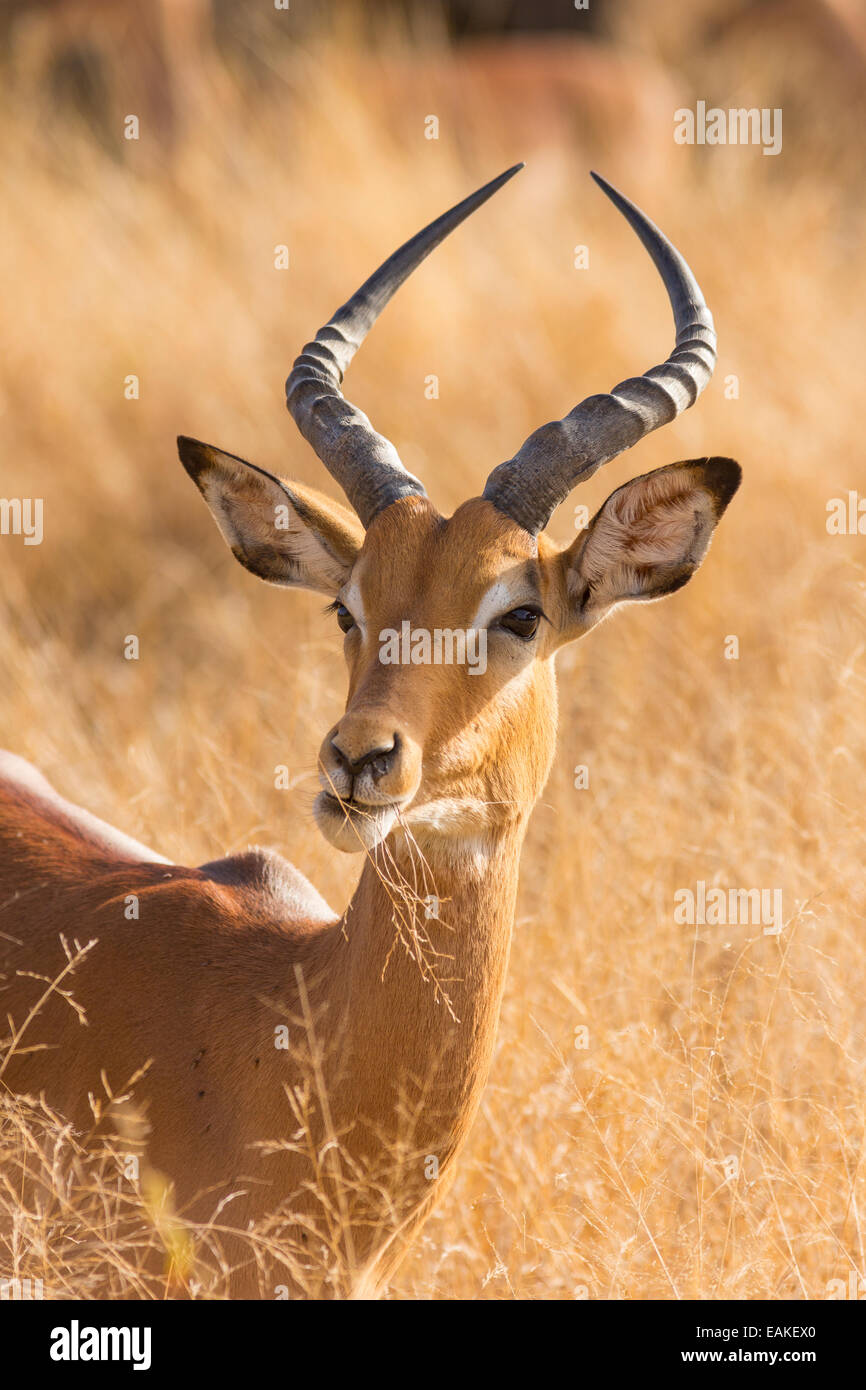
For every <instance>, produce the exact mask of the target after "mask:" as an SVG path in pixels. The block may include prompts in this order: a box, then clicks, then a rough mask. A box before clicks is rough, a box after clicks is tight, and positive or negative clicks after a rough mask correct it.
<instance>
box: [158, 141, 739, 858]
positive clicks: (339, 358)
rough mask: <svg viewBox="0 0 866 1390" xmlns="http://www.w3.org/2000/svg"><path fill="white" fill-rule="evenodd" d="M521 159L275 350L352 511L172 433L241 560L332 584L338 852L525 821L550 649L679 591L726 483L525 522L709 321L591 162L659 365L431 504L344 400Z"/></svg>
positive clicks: (715, 472) (649, 414)
mask: <svg viewBox="0 0 866 1390" xmlns="http://www.w3.org/2000/svg"><path fill="white" fill-rule="evenodd" d="M521 167H522V166H520V165H518V166H516V167H515V168H514V169H509V170H508V171H507V172H506V173H505V174H502V175H501V176H500V177H499V178H498V179H494V180H493V182H492V183H489V184H487V185H486V186H485V187H484V188H482V189H480V190H479V191H478V192H477V193H474V194H472V196H471V197H469V198H467V199H465V200H464V201H463V202H462V203H459V204H458V205H457V206H456V207H454V208H452V209H451V211H450V212H447V213H445V214H444V216H442V217H440V218H438V219H437V220H436V221H435V222H433V223H431V224H430V226H428V227H426V228H425V229H424V230H423V231H421V232H419V233H418V235H417V236H415V237H413V238H412V240H410V241H408V242H406V243H405V245H404V246H402V247H401V248H400V249H399V250H398V251H397V252H395V254H394V255H393V256H391V258H390V259H389V260H387V261H386V262H385V263H384V265H382V266H381V267H380V268H379V270H377V271H376V272H375V274H374V275H373V276H371V278H370V279H369V280H367V281H366V283H365V284H364V285H362V286H361V288H360V289H359V290H358V291H357V293H356V294H355V295H353V296H352V298H351V299H350V300H348V301H347V303H346V304H344V305H343V307H342V308H341V309H339V310H338V311H337V313H336V314H335V315H334V317H333V318H332V320H331V321H330V323H328V324H326V326H325V327H324V328H322V329H320V330H319V332H318V333H317V335H316V338H315V340H314V341H313V342H312V343H308V344H307V345H306V347H305V348H304V350H303V352H302V353H301V355H300V357H298V359H297V361H296V362H295V364H294V367H293V369H292V372H291V374H290V376H289V378H288V381H287V383H286V396H287V402H288V407H289V410H290V411H291V413H292V415H293V417H294V419H295V422H296V424H297V425H298V427H299V429H300V430H301V433H302V434H303V435H304V436H305V438H306V439H307V440H308V441H309V442H310V444H312V446H313V448H314V449H315V451H316V453H317V454H318V455H319V458H320V459H321V460H322V462H323V463H324V464H325V466H326V468H327V469H328V470H329V472H330V473H331V474H332V475H333V476H334V478H336V480H337V481H338V482H339V483H340V485H341V487H342V488H343V490H344V492H345V494H346V496H347V497H348V499H349V502H350V503H351V505H352V508H353V512H350V511H348V510H347V509H346V508H345V507H342V506H340V505H339V504H337V503H335V502H332V501H330V500H328V499H327V498H325V497H323V496H320V495H319V494H318V493H315V492H314V491H313V490H312V489H310V488H307V487H304V486H301V485H300V484H298V483H290V482H286V481H284V480H283V479H281V478H278V477H276V476H274V475H273V474H271V473H268V472H266V471H265V470H264V469H261V468H258V467H256V466H255V465H253V464H250V463H246V462H245V461H244V460H243V459H239V458H236V457H235V456H234V455H232V454H227V453H223V452H222V451H221V450H219V449H215V448H212V447H211V446H210V445H207V444H202V443H199V442H198V441H197V440H193V439H187V438H184V437H182V438H181V439H180V440H179V441H178V443H179V449H180V457H181V459H182V461H183V464H184V466H185V468H186V470H187V472H188V473H189V474H190V476H191V477H192V478H193V480H194V481H195V483H196V484H197V485H198V487H199V489H200V490H201V492H202V494H203V496H204V498H205V500H206V501H207V503H208V505H209V507H210V508H211V511H212V512H213V515H214V517H215V519H216V521H217V523H218V525H219V527H220V530H221V531H222V533H223V535H224V536H225V538H226V540H227V541H228V543H229V545H230V546H231V549H232V551H233V553H234V554H235V556H236V557H237V559H238V560H239V561H240V562H241V564H242V565H244V566H246V568H247V569H249V570H251V571H252V572H253V573H254V574H257V575H259V576H260V577H261V578H262V579H265V580H268V581H269V582H270V583H273V584H283V585H290V586H291V585H300V586H302V587H304V588H309V589H315V590H318V591H319V592H321V593H325V594H327V595H329V597H330V598H331V600H332V607H333V609H334V612H335V615H336V621H337V622H338V623H339V625H340V627H341V628H342V630H343V632H344V633H345V638H344V649H345V655H346V660H347V664H348V668H349V693H348V699H347V702H346V710H345V713H344V715H343V717H342V718H341V719H340V720H339V721H338V722H337V724H335V725H334V727H333V728H332V729H330V730H329V731H328V733H327V734H326V735H325V738H324V741H323V743H322V747H321V751H320V755H319V764H320V778H321V783H322V791H321V793H320V795H319V797H318V800H317V803H316V817H317V820H318V823H319V826H320V828H321V829H322V831H323V833H324V834H325V835H326V837H327V838H328V839H329V840H330V841H331V842H332V843H333V844H335V845H336V846H337V847H338V848H340V849H344V850H360V849H364V848H366V849H371V848H373V847H375V846H376V845H377V844H378V843H380V842H381V841H382V840H383V839H384V838H385V837H386V836H387V835H388V834H389V832H390V831H391V830H392V829H394V827H395V825H396V824H397V822H398V819H399V820H400V821H402V822H404V823H405V824H406V825H407V826H409V827H410V828H411V829H412V832H413V833H414V834H415V835H416V837H417V838H419V840H422V841H423V840H428V841H429V839H430V838H431V837H433V838H435V839H436V840H440V839H442V838H445V839H446V840H449V839H450V840H452V841H453V840H466V839H472V840H473V842H474V843H476V844H478V843H479V842H481V843H483V841H484V839H485V837H486V835H487V834H488V833H489V832H490V831H491V830H493V829H494V828H495V827H497V826H502V825H503V824H505V823H508V822H519V821H521V820H522V819H523V818H525V816H526V815H527V814H528V811H529V809H530V808H531V806H532V804H533V803H534V801H535V800H536V798H537V797H538V795H539V793H540V791H541V789H542V787H543V785H544V781H545V779H546V776H547V773H548V769H549V766H550V760H551V757H552V755H553V747H554V738H555V725H556V689H555V683H554V676H553V661H552V658H553V656H554V653H555V652H556V651H557V649H558V648H559V647H560V646H562V645H563V643H565V642H570V641H572V640H574V639H575V638H577V637H581V636H583V634H584V633H585V632H588V631H589V629H590V628H591V627H593V626H595V624H596V623H597V622H599V621H600V620H601V619H602V618H603V617H605V615H606V614H607V613H609V612H610V611H611V609H612V608H614V607H615V606H616V605H617V604H619V603H623V602H629V601H645V600H647V599H657V598H661V597H662V596H663V595H665V594H670V593H673V592H674V591H675V590H676V589H679V588H681V587H682V585H683V584H685V583H686V581H687V580H688V579H689V578H690V577H691V575H692V574H693V573H694V572H695V570H696V569H697V568H698V566H699V564H700V563H701V560H702V559H703V557H704V555H705V553H706V550H707V547H708V545H709V542H710V537H711V535H712V532H713V529H714V527H715V525H716V523H717V521H718V520H719V518H720V516H721V514H722V512H723V511H724V509H725V507H726V506H727V504H728V502H729V501H730V499H731V497H732V496H733V494H734V492H735V491H736V489H737V487H738V486H739V481H740V469H739V466H738V465H737V464H736V463H734V462H733V461H732V460H730V459H724V458H704V459H695V460H691V461H689V462H686V463H675V464H670V465H669V466H668V467H666V468H660V469H657V470H656V471H655V472H652V473H647V474H644V475H643V476H642V477H639V478H635V479H633V480H632V481H631V482H629V483H626V484H625V485H624V486H623V487H620V488H618V489H617V491H616V492H614V493H613V494H612V495H611V496H610V497H609V498H608V499H607V501H606V502H605V503H604V505H603V506H602V507H601V509H600V510H599V511H598V512H597V514H596V515H595V517H594V518H593V520H592V521H591V523H590V525H589V527H588V528H587V529H586V530H585V531H583V532H581V533H580V534H579V535H578V536H577V538H576V539H575V540H574V542H573V543H572V544H571V545H570V546H568V547H567V548H566V549H560V548H558V547H557V546H556V545H554V544H553V543H552V542H551V541H549V540H548V539H547V537H546V536H545V535H543V534H542V533H543V530H544V527H545V526H546V525H547V523H548V521H549V519H550V517H551V515H552V513H553V511H554V509H555V508H556V507H557V506H558V505H559V503H560V502H562V501H564V500H565V498H566V497H567V496H568V494H569V493H570V492H571V490H572V488H574V487H575V486H576V484H578V483H579V482H581V481H583V480H584V479H585V478H588V477H590V476H591V475H592V474H593V473H594V472H595V471H596V469H598V468H599V467H600V466H601V464H603V463H606V462H607V461H608V460H609V459H612V458H614V457H615V456H616V455H617V454H619V453H621V452H622V451H623V450H624V449H627V448H629V447H631V445H633V444H635V443H636V442H637V441H638V440H639V439H641V438H643V436H644V435H645V434H647V433H648V432H649V431H650V430H653V429H656V428H657V427H658V426H659V425H662V424H665V423H666V422H667V421H669V420H672V419H674V418H675V416H676V415H678V414H679V413H680V412H681V411H682V410H684V409H686V408H687V407H688V406H690V405H692V404H693V402H694V401H695V400H696V399H697V397H698V395H699V394H700V392H701V391H702V390H703V388H704V387H705V386H706V384H707V382H708V381H709V379H710V376H711V375H712V370H713V366H714V363H715V341H716V340H715V332H714V329H713V320H712V316H711V314H710V312H709V310H708V309H707V307H706V305H705V303H704V300H703V296H702V294H701V291H700V289H699V288H698V285H697V283H696V281H695V279H694V276H693V275H692V273H691V271H690V270H689V268H688V266H687V265H686V263H685V261H684V260H683V259H682V257H681V256H680V255H679V253H678V252H677V251H676V250H675V249H674V247H673V246H671V244H670V243H669V242H668V241H667V240H666V238H665V237H664V236H663V235H662V233H661V232H660V231H659V230H658V228H657V227H655V226H654V225H653V224H652V223H651V222H650V221H649V220H648V219H647V218H646V217H645V216H644V215H643V213H641V212H640V211H639V210H638V208H636V207H635V206H634V204H633V203H630V202H629V201H628V200H627V199H626V198H624V197H622V195H621V194H619V193H617V192H616V191H615V190H614V189H613V188H611V187H610V185H609V184H607V183H605V182H604V180H602V179H600V178H599V177H598V176H597V175H594V176H593V177H594V178H595V179H596V182H597V183H599V184H600V186H601V187H602V188H603V189H604V191H605V192H606V193H607V195H608V197H609V198H610V199H611V200H612V202H613V203H614V204H615V205H616V206H617V207H618V208H619V209H620V211H621V212H622V213H623V214H624V215H625V217H626V218H627V219H628V221H629V222H630V223H631V225H632V227H633V228H634V229H635V231H636V232H637V234H638V236H639V237H640V239H641V241H642V242H643V244H644V246H645V247H646V249H647V250H648V251H649V254H650V256H651V257H652V259H653V261H654V263H655V265H656V267H657V269H658V271H659V273H660V275H661V277H662V280H663V282H664V285H665V288H666V289H667V292H668V295H669V298H670V301H671V305H672V308H673V313H674V323H675V329H676V343H675V347H674V350H673V352H672V353H671V355H670V357H668V358H667V360H666V361H665V362H664V363H663V364H662V365H661V366H658V367H653V368H651V370H650V371H648V372H646V373H645V374H644V375H643V376H640V377H632V378H630V379H629V380H627V381H624V382H621V383H620V385H619V386H616V387H615V388H614V390H613V391H612V393H611V394H610V395H600V396H590V397H588V398H587V399H586V400H584V401H583V402H582V403H581V404H579V405H577V406H576V407H575V408H574V409H573V410H572V411H570V412H569V414H568V415H567V416H566V417H565V418H564V419H563V420H557V421H555V422H553V423H551V424H548V425H544V426H542V428H541V429H539V430H536V431H535V433H534V434H532V435H530V437H529V438H528V439H527V440H526V442H525V443H524V444H523V445H522V446H521V448H520V449H519V450H518V451H517V453H516V454H515V455H514V457H513V458H512V459H509V460H508V461H507V462H506V463H502V464H500V465H499V466H498V467H497V468H495V469H494V470H493V472H492V473H491V474H490V477H489V478H488V480H487V484H486V486H485V488H484V492H483V494H482V496H481V497H477V498H474V499H473V500H472V501H469V502H465V503H464V504H463V505H462V506H461V507H460V508H458V510H457V511H456V512H455V513H454V515H453V516H452V517H449V518H445V517H442V516H440V515H439V513H438V512H437V511H436V509H435V507H434V506H433V504H432V503H431V502H430V501H429V499H428V497H427V495H426V492H425V490H424V487H423V486H422V484H421V483H420V482H419V481H418V479H417V478H414V477H412V475H411V474H410V473H408V472H407V471H406V470H405V468H404V467H403V465H402V464H401V462H400V460H399V458H398V456H397V453H396V450H395V449H394V447H393V445H391V444H390V443H389V442H388V441H387V440H386V439H384V438H383V437H382V436H381V435H380V434H378V433H377V432H376V431H375V430H374V429H373V427H372V425H371V424H370V422H369V420H368V419H367V417H366V416H365V415H363V414H362V413H361V411H360V410H358V409H356V407H354V406H352V405H350V404H349V402H348V401H346V400H345V399H344V397H343V395H342V394H341V391H340V385H341V383H342V380H343V374H344V372H345V370H346V367H347V366H348V364H349V362H350V361H351V359H352V357H353V355H354V353H355V351H356V350H357V348H358V347H359V346H360V344H361V342H362V341H363V339H364V337H365V335H366V333H367V331H368V330H369V328H370V327H371V326H372V324H373V322H374V321H375V319H376V318H377V316H378V314H379V313H380V312H381V310H382V309H383V308H384V306H385V304H387V302H388V300H389V299H390V298H391V296H392V294H393V293H394V291H395V290H396V289H397V288H398V287H399V286H400V285H401V284H402V283H403V281H404V280H405V279H406V278H407V276H408V275H409V274H410V273H411V271H412V270H414V269H415V267H416V266H417V265H418V264H419V263H420V262H421V261H422V260H423V259H424V257H425V256H427V255H428V254H429V252H430V251H432V250H433V248H434V247H435V246H437V245H438V244H439V242H440V241H442V239H443V238H444V237H445V236H447V235H448V233H449V232H450V231H452V230H453V229H454V228H455V227H456V226H457V225H458V224H459V223H460V222H462V221H463V219H464V218H465V217H467V216H468V215H469V214H470V213H471V212H473V211H474V210H475V209H476V208H478V207H479V206H480V205H481V204H482V203H483V202H485V201H486V200H487V198H489V197H490V195H491V194H492V193H494V192H495V191H496V190H497V189H498V188H499V187H501V185H502V184H503V183H505V182H506V181H507V180H508V179H510V178H511V177H512V176H513V174H515V173H516V172H517V170H518V169H519V168H521Z"/></svg>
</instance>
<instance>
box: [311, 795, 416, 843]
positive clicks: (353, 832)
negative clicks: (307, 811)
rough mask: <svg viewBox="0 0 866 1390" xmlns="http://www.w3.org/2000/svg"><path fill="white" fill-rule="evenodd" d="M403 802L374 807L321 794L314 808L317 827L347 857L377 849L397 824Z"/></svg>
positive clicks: (348, 798) (369, 804)
mask: <svg viewBox="0 0 866 1390" xmlns="http://www.w3.org/2000/svg"><path fill="white" fill-rule="evenodd" d="M404 805H405V802H403V801H387V802H384V803H373V802H369V801H355V800H353V799H352V798H351V797H345V798H341V797H337V796H334V795H333V793H332V792H325V791H322V792H319V794H318V796H317V797H316V800H315V804H314V806H313V815H314V816H315V818H316V824H317V825H318V827H319V829H320V830H321V832H322V834H323V835H324V837H325V839H326V840H327V841H328V842H329V844H332V845H333V846H334V848H335V849H341V850H343V852H344V853H345V854H358V853H360V852H361V851H363V850H370V849H375V848H376V846H377V845H380V844H381V843H382V841H383V840H384V839H385V838H386V836H387V835H389V834H390V832H391V831H392V830H393V828H394V826H395V825H396V823H397V816H398V814H399V812H400V808H401V807H402V806H404Z"/></svg>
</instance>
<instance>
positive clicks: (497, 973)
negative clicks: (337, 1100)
mask: <svg viewBox="0 0 866 1390" xmlns="http://www.w3.org/2000/svg"><path fill="white" fill-rule="evenodd" d="M527 819H528V817H524V818H523V819H522V820H521V821H520V822H519V823H515V824H514V825H511V826H508V827H506V828H505V829H504V830H502V831H500V832H498V833H497V835H496V837H495V838H494V839H493V840H492V842H491V843H489V844H488V845H487V847H486V849H485V852H484V853H483V854H479V853H474V852H470V851H469V850H468V849H467V850H466V852H465V853H464V852H462V851H461V850H460V849H459V848H458V849H457V850H456V852H455V848H454V845H453V842H452V843H451V845H450V847H449V848H448V850H447V852H446V851H445V849H444V847H443V850H442V851H441V852H440V853H437V852H436V849H435V848H433V849H432V850H431V849H430V848H429V847H427V846H425V859H426V862H427V865H428V866H429V870H430V871H432V881H431V879H430V878H428V881H427V883H423V882H420V881H419V884H418V889H417V891H418V894H419V897H418V898H417V899H416V900H415V903H416V905H415V910H414V913H413V910H412V906H411V900H410V901H409V902H407V900H406V898H403V897H401V895H400V893H399V891H398V890H397V889H396V888H395V887H393V886H388V885H387V884H386V883H385V882H383V872H384V870H383V872H380V870H379V868H377V865H376V864H374V863H372V862H369V861H368V863H367V865H366V866H365V868H364V871H363V873H362V875H361V880H360V883H359V884H358V888H357V890H356V892H355V895H354V897H353V898H352V902H351V904H350V906H349V909H348V911H347V912H346V915H345V917H344V918H343V920H342V922H341V924H340V933H341V938H342V943H343V949H341V951H340V953H339V954H340V955H341V957H342V959H341V962H340V964H341V973H342V974H343V976H344V988H345V997H346V999H347V1001H348V1010H347V1018H346V1028H347V1030H348V1036H347V1037H346V1039H345V1043H346V1046H344V1047H342V1048H341V1049H340V1050H341V1053H342V1057H343V1075H344V1076H346V1065H347V1063H346V1058H347V1048H348V1057H350V1058H351V1062H350V1063H349V1064H348V1067H349V1071H350V1072H351V1073H352V1076H351V1081H350V1084H351V1085H353V1086H355V1087H357V1088H358V1091H359V1092H360V1094H363V1095H364V1096H365V1097H367V1098H369V1099H370V1100H371V1101H372V1102H373V1104H372V1109H373V1110H374V1111H375V1112H376V1113H373V1114H370V1115H369V1116H368V1117H367V1118H368V1119H370V1120H371V1121H374V1122H377V1123H379V1124H380V1125H384V1126H386V1127H387V1128H388V1129H389V1130H391V1129H392V1127H393V1117H394V1109H395V1102H394V1088H395V1087H398V1088H399V1087H403V1088H405V1090H406V1092H407V1097H406V1099H407V1104H408V1108H409V1110H411V1111H413V1116H414V1118H413V1126H414V1128H413V1130H412V1135H411V1139H410V1142H411V1144H412V1147H418V1146H420V1148H421V1149H422V1150H423V1151H425V1152H434V1153H436V1154H437V1155H438V1156H439V1158H440V1160H447V1159H448V1158H450V1157H451V1156H452V1155H453V1154H454V1153H455V1152H456V1151H457V1148H458V1147H459V1145H460V1143H461V1141H462V1139H463V1138H464V1136H465V1133H466V1131H467V1130H468V1127H469V1124H470V1123H471V1120H472V1118H473V1116H474V1114H475V1111H476V1109H477V1105H478V1101H479V1099H480V1095H481V1091H482V1089H483V1087H484V1084H485V1081H486V1079H487V1073H488V1070H489V1067H490V1060H491V1057H492V1053H493V1045H494V1041H495V1037H496V1027H497V1022H498V1018H499V1009H500V1004H501V1001H502V992H503V987H504V983H505V974H506V969H507V965H508V956H509V950H510V945H511V931H512V926H513V923H514V909H515V902H516V897H517V879H518V868H519V860H520V849H521V845H522V841H523V837H524V834H525V829H526V820H527ZM396 854H397V857H398V863H399V865H400V868H401V869H402V872H403V875H404V876H405V877H407V878H409V880H410V881H411V879H412V869H411V867H410V863H409V860H408V859H407V858H406V857H405V856H404V855H401V854H400V852H399V850H398V851H396ZM419 875H420V870H419ZM391 878H392V881H393V870H392V872H391ZM428 895H435V898H436V900H438V917H437V916H432V915H431V916H430V917H428V916H426V904H427V903H428V902H429V903H430V906H431V908H432V909H433V910H434V911H435V910H436V903H435V902H432V901H431V899H430V898H429V897H428ZM348 1079H349V1078H348V1077H347V1080H348ZM413 1094H414V1098H415V1101H417V1103H418V1105H417V1108H416V1107H415V1106H414V1105H413V1102H412V1096H413Z"/></svg>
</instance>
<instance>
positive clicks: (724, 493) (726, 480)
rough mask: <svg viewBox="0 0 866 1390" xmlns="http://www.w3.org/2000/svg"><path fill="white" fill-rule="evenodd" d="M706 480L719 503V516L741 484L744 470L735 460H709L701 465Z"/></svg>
mask: <svg viewBox="0 0 866 1390" xmlns="http://www.w3.org/2000/svg"><path fill="white" fill-rule="evenodd" d="M701 471H702V473H703V475H704V479H705V481H706V483H707V485H708V486H709V488H710V491H711V492H712V494H713V496H714V497H715V498H716V499H717V501H718V503H719V515H720V516H721V514H722V512H723V511H724V510H725V507H727V505H728V503H729V502H730V500H731V498H732V497H733V495H734V493H735V492H736V490H737V488H738V487H739V486H740V483H741V482H742V481H743V470H742V468H741V467H740V465H739V464H738V463H737V462H736V460H735V459H726V458H709V459H707V460H706V461H705V462H704V463H702V465H701Z"/></svg>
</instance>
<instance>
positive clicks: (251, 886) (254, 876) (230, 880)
mask: <svg viewBox="0 0 866 1390" xmlns="http://www.w3.org/2000/svg"><path fill="white" fill-rule="evenodd" d="M199 873H201V874H204V876H205V878H207V879H209V880H210V882H212V883H221V884H225V885H226V886H227V887H230V888H240V889H247V890H249V891H250V892H252V893H253V894H255V895H256V896H257V897H259V898H260V899H261V900H262V903H263V905H264V906H267V907H268V908H269V909H270V910H271V911H277V912H279V914H280V916H282V917H283V918H285V919H288V920H290V921H299V922H314V923H330V922H335V921H337V917H338V914H337V913H336V912H334V911H333V909H332V908H331V907H329V905H328V904H327V903H326V902H325V899H324V898H323V897H322V895H321V893H319V892H318V890H317V889H316V888H314V887H313V885H312V883H310V880H309V879H308V878H306V877H305V876H304V874H302V873H301V871H300V869H296V868H295V866H294V864H291V863H289V861H288V859H284V858H283V856H282V855H281V854H277V853H276V851H274V850H270V849H258V848H254V849H250V850H245V851H244V852H243V853H242V854H228V855H226V856H225V858H224V859H212V860H211V861H210V863H208V864H201V865H200V866H199Z"/></svg>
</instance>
